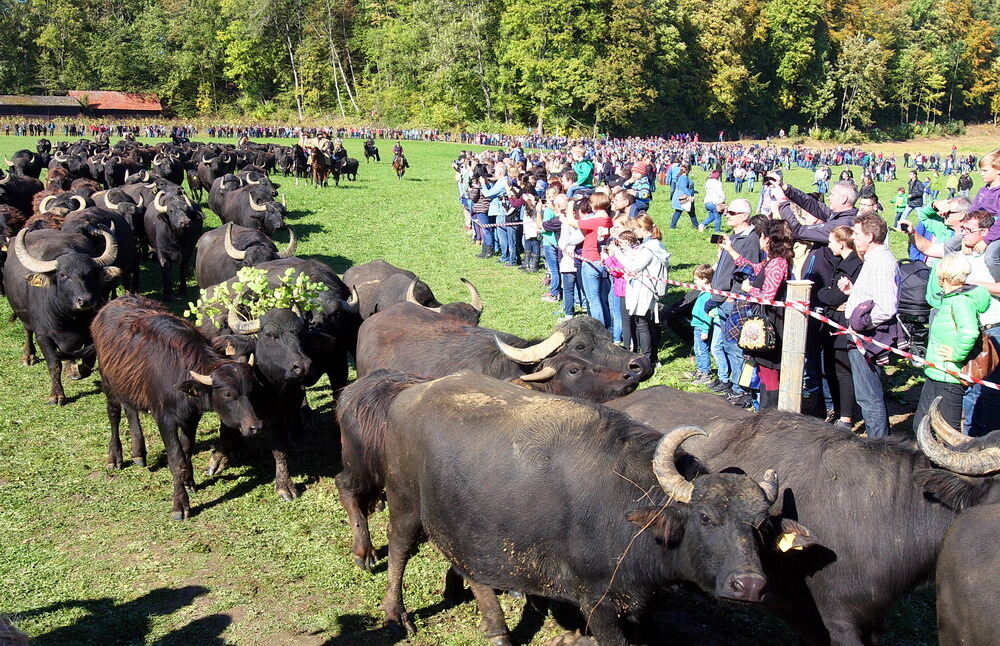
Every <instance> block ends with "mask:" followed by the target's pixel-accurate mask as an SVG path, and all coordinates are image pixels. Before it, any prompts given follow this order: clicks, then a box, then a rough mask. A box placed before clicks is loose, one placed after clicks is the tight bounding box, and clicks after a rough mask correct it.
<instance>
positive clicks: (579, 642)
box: [545, 632, 599, 646]
mask: <svg viewBox="0 0 1000 646" xmlns="http://www.w3.org/2000/svg"><path fill="white" fill-rule="evenodd" d="M545 646H599V644H598V643H597V640H596V639H594V638H593V637H585V636H583V635H581V634H580V633H578V632H576V633H563V634H562V635H558V636H556V637H553V638H552V639H550V640H549V641H547V642H545Z"/></svg>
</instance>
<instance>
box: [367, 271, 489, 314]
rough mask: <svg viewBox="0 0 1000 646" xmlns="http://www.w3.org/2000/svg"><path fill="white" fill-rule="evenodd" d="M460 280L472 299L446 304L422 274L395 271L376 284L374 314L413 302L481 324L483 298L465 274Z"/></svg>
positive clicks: (373, 296)
mask: <svg viewBox="0 0 1000 646" xmlns="http://www.w3.org/2000/svg"><path fill="white" fill-rule="evenodd" d="M459 280H460V281H462V284H464V285H465V287H466V288H467V289H468V290H469V297H470V299H471V302H469V303H462V302H455V303H445V304H443V305H442V304H441V303H440V302H438V300H437V299H436V298H435V297H434V293H433V292H432V291H431V289H430V287H428V286H427V283H425V282H424V281H422V280H420V279H419V278H409V277H407V276H406V275H405V274H393V275H392V276H389V277H388V278H386V279H385V280H383V281H382V282H380V283H379V284H378V286H377V287H376V288H375V291H374V293H373V294H372V296H371V306H372V310H373V311H372V314H374V313H376V312H381V311H384V310H387V309H389V308H390V307H392V306H393V305H396V304H398V303H413V304H415V305H420V306H421V307H425V308H427V309H428V310H430V311H432V312H437V313H439V314H446V315H448V316H451V317H454V318H457V319H460V320H462V321H465V322H466V323H468V324H469V325H479V317H480V316H482V314H483V299H482V297H481V296H480V295H479V290H478V289H476V286H475V285H473V284H472V283H471V282H469V281H468V280H466V279H464V278H459Z"/></svg>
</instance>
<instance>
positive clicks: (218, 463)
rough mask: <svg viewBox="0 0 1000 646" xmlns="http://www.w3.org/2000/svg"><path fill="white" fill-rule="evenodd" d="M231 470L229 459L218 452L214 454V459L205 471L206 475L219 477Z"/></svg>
mask: <svg viewBox="0 0 1000 646" xmlns="http://www.w3.org/2000/svg"><path fill="white" fill-rule="evenodd" d="M228 468H229V458H228V457H226V456H225V455H224V454H222V453H219V452H218V451H216V452H215V453H213V454H212V457H210V458H209V459H208V468H207V469H205V474H206V475H210V476H217V475H219V474H221V473H222V472H223V471H225V470H226V469H228Z"/></svg>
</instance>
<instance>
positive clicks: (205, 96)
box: [0, 0, 1000, 139]
mask: <svg viewBox="0 0 1000 646" xmlns="http://www.w3.org/2000/svg"><path fill="white" fill-rule="evenodd" d="M0 33H3V34H5V35H7V36H11V35H16V37H5V38H3V39H2V40H0V93H2V94H49V93H54V94H58V93H61V92H65V91H66V90H70V89H81V90H87V89H89V90H120V91H129V92H155V93H157V94H159V95H160V96H161V98H162V100H163V103H164V106H165V109H166V110H167V113H168V115H170V116H177V117H181V118H195V117H199V116H207V115H213V116H222V117H230V118H240V119H259V120H279V119H282V120H287V121H289V122H295V121H297V120H302V119H308V118H316V117H324V118H335V117H340V118H342V119H345V120H349V121H352V122H358V123H360V122H378V123H381V124H386V125H394V126H398V125H411V126H420V127H434V128H454V127H464V128H469V129H479V130H486V131H501V130H510V129H512V128H517V129H520V130H521V131H523V130H524V128H528V127H530V128H536V127H540V128H542V129H544V130H545V131H549V132H558V131H560V130H562V131H567V130H577V131H600V132H609V133H628V134H648V133H661V132H680V131H689V130H695V131H699V132H702V133H703V134H704V135H706V136H711V137H713V138H714V137H715V136H716V135H717V133H718V130H721V129H726V130H727V132H733V131H738V132H740V133H746V134H763V133H768V132H775V131H777V129H778V128H786V129H791V130H792V132H793V133H795V132H798V131H800V130H801V132H803V133H804V132H806V131H807V130H810V129H811V130H810V132H816V133H823V132H830V131H838V132H841V133H846V137H847V138H848V139H849V138H850V137H852V136H855V135H857V136H858V137H861V136H868V135H871V133H873V132H874V133H878V132H883V133H889V134H892V133H895V134H900V135H903V136H905V135H906V133H907V131H908V130H912V129H913V128H914V127H922V126H924V127H925V126H926V124H950V123H957V122H959V121H964V122H986V121H992V120H995V119H996V117H997V114H998V113H1000V51H998V43H1000V0H904V1H902V2H900V1H898V0H47V1H46V2H37V1H35V0H27V1H24V2H22V1H19V0H0ZM862 133H864V135H862Z"/></svg>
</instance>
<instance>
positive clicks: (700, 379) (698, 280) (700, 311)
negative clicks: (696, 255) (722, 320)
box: [691, 265, 715, 386]
mask: <svg viewBox="0 0 1000 646" xmlns="http://www.w3.org/2000/svg"><path fill="white" fill-rule="evenodd" d="M714 274H715V270H714V269H713V268H712V266H711V265H698V266H697V267H695V268H694V284H695V285H697V286H698V287H706V288H707V287H710V286H711V285H712V276H713V275H714ZM711 298H712V294H710V293H709V292H701V294H700V295H699V296H698V298H697V300H695V302H694V309H692V310H691V327H693V328H694V366H695V376H694V381H695V383H698V384H702V385H705V386H709V385H711V384H712V383H713V382H714V381H715V379H714V378H713V377H712V359H711V357H712V355H711V352H710V351H709V333H710V332H711V330H712V316H710V315H709V314H708V313H707V312H705V304H706V303H708V301H709V300H711ZM713 311H714V310H713Z"/></svg>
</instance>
